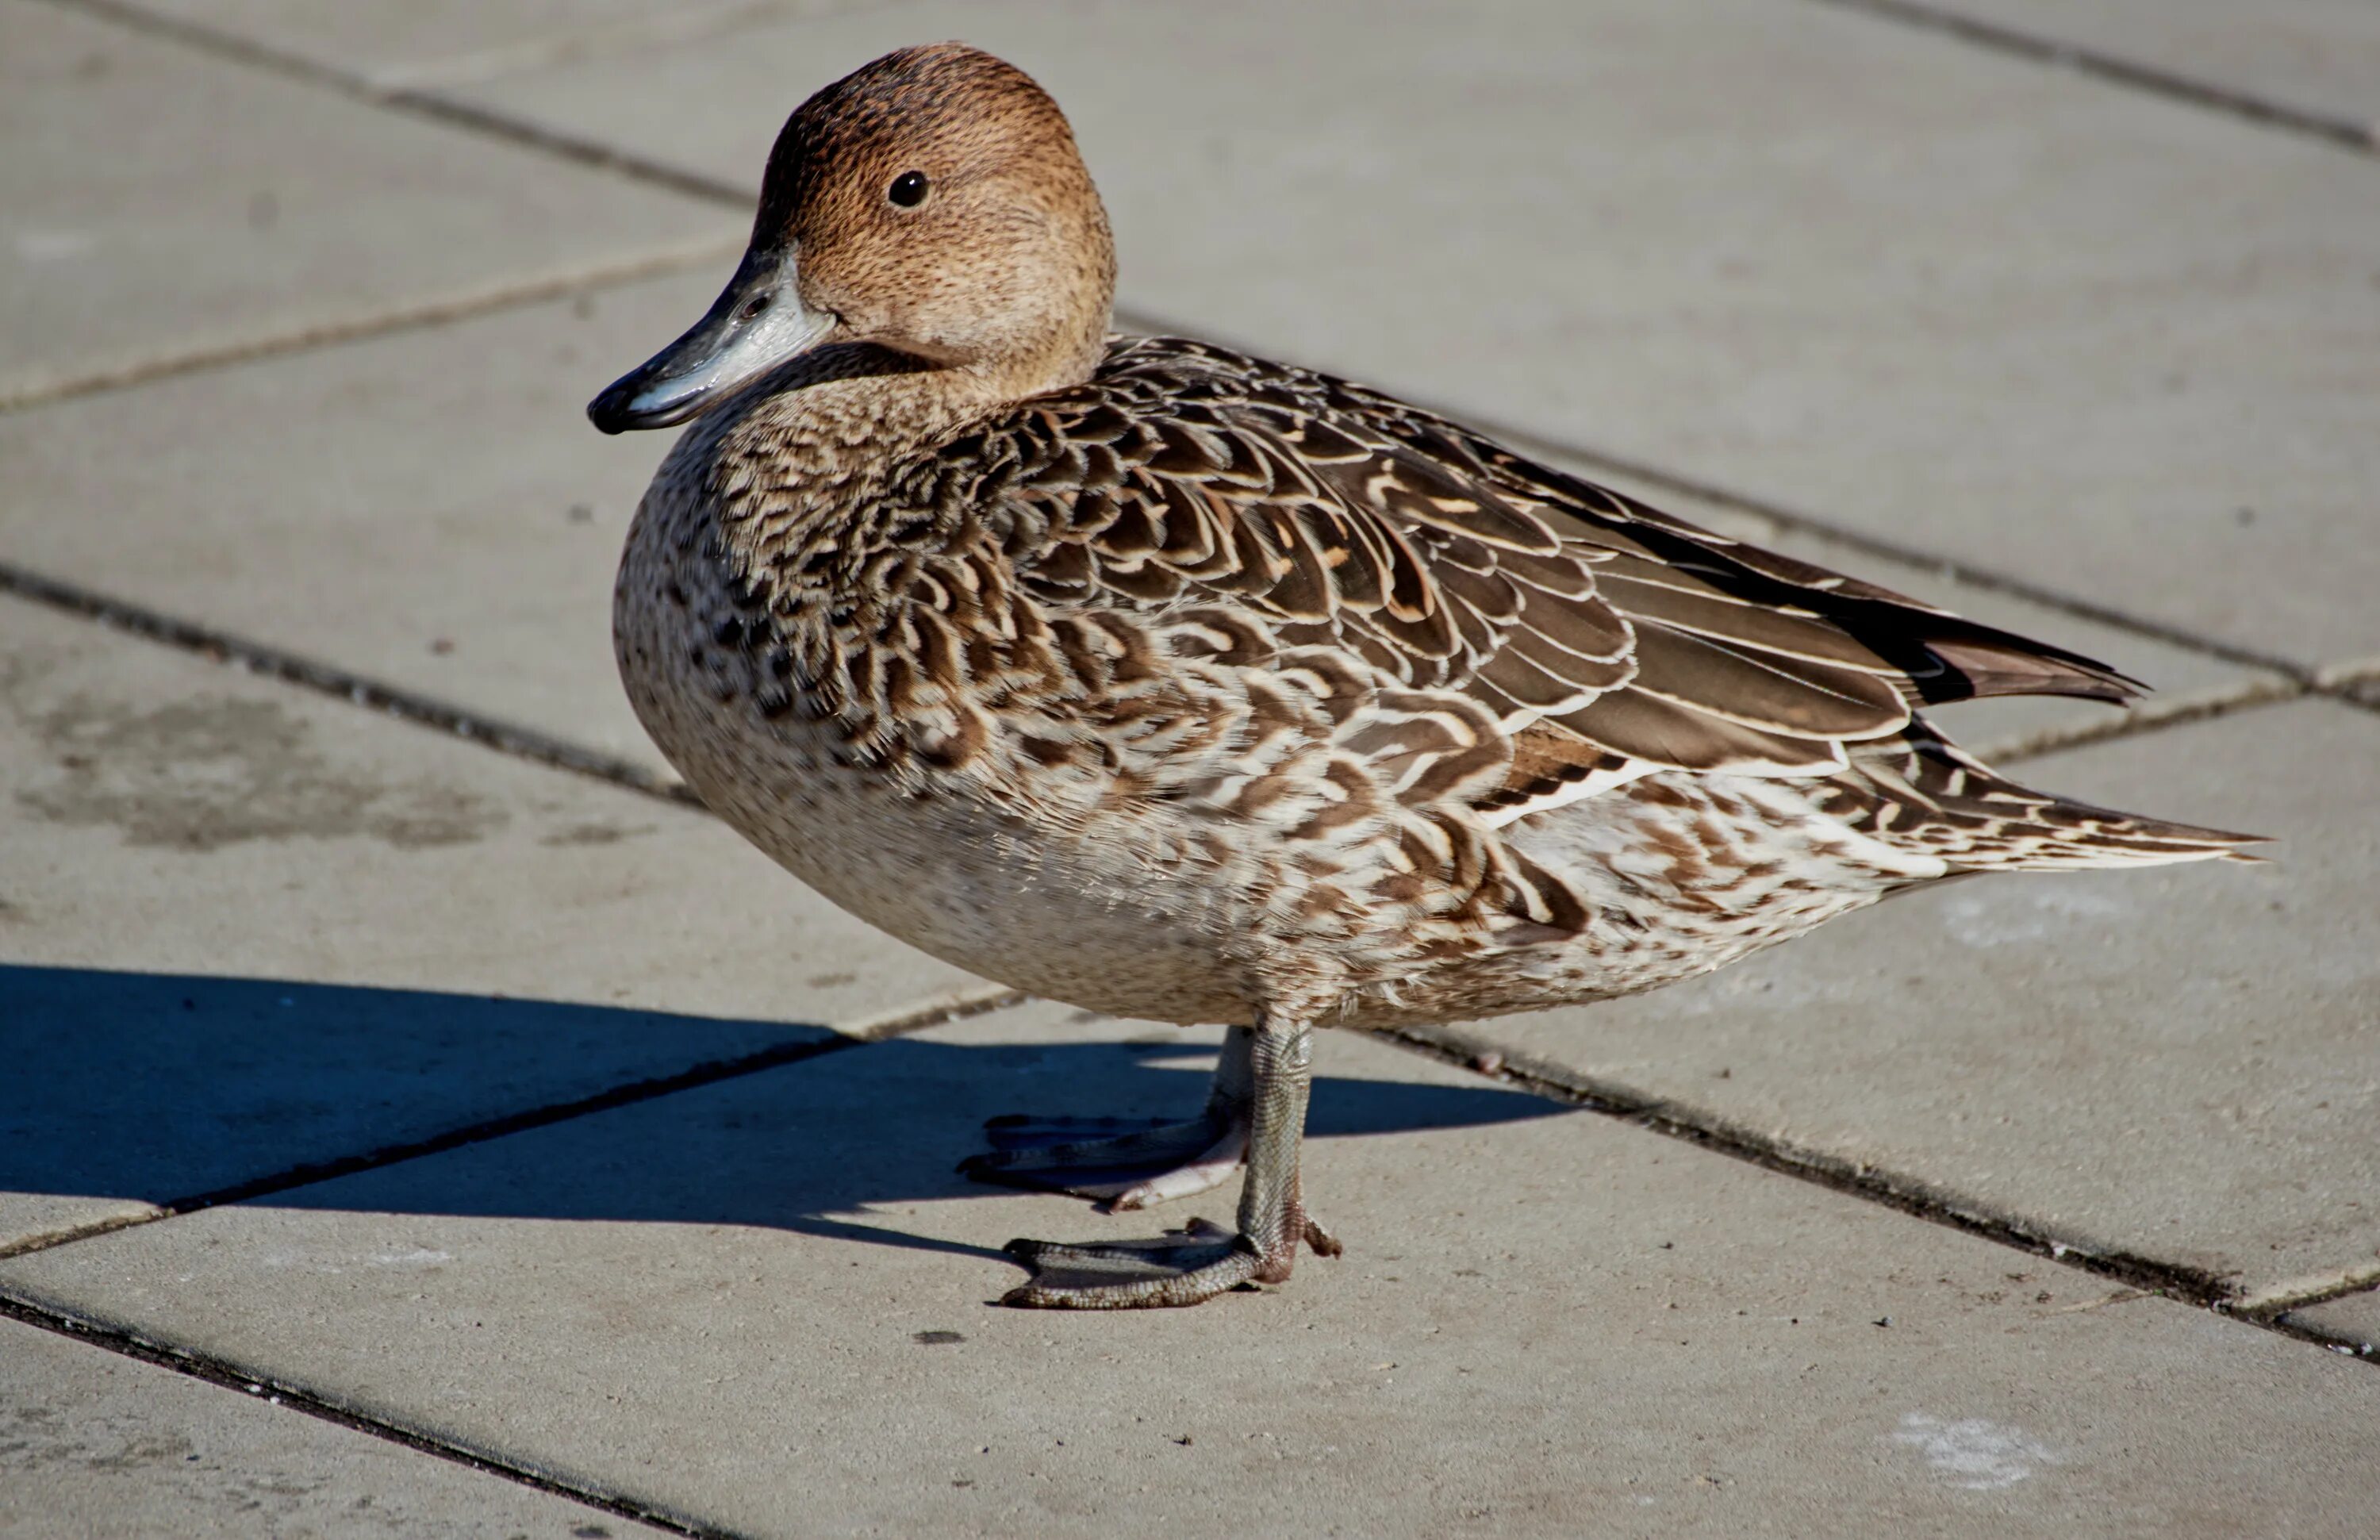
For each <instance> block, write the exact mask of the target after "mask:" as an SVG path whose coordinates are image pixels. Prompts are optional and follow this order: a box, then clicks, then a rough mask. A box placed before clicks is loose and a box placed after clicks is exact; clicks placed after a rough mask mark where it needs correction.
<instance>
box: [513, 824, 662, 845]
mask: <svg viewBox="0 0 2380 1540" xmlns="http://www.w3.org/2000/svg"><path fill="white" fill-rule="evenodd" d="M652 831H653V826H652V825H651V824H650V823H640V824H637V825H635V826H633V827H630V828H622V827H621V826H620V825H618V824H613V823H575V824H572V825H571V826H570V827H569V828H567V829H557V830H555V831H553V833H551V834H548V835H546V836H545V837H544V838H543V839H541V840H540V841H538V843H540V844H541V845H610V844H617V843H620V842H621V841H622V840H633V839H635V838H637V836H638V835H640V834H650V833H651V832H652Z"/></svg>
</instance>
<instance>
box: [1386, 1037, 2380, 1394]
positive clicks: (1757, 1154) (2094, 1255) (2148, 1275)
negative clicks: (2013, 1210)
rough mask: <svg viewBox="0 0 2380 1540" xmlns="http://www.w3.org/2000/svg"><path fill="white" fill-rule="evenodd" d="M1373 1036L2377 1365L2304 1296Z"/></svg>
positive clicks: (1572, 1086) (1514, 1070)
mask: <svg viewBox="0 0 2380 1540" xmlns="http://www.w3.org/2000/svg"><path fill="white" fill-rule="evenodd" d="M1374 1036H1377V1037H1380V1038H1382V1039H1383V1040H1385V1041H1387V1042H1390V1043H1392V1044H1395V1045H1396V1046H1398V1047H1400V1048H1403V1049H1408V1050H1409V1051H1412V1052H1415V1053H1418V1054H1420V1055H1422V1056H1423V1057H1425V1058H1428V1059H1435V1060H1437V1061H1439V1062H1440V1063H1444V1064H1449V1065H1451V1066H1453V1067H1455V1068H1457V1069H1464V1070H1468V1071H1470V1072H1471V1073H1474V1074H1477V1075H1481V1076H1483V1077H1485V1078H1487V1079H1489V1080H1494V1081H1497V1082H1499V1083H1500V1084H1503V1085H1511V1086H1513V1087H1515V1088H1516V1089H1519V1090H1523V1091H1526V1092H1529V1093H1530V1094H1532V1095H1536V1096H1540V1097H1545V1098H1546V1099H1548V1100H1549V1101H1558V1102H1562V1103H1565V1104H1567V1105H1569V1106H1572V1107H1576V1108H1579V1109H1581V1110H1585V1111H1590V1112H1597V1113H1601V1114H1602V1115H1604V1116H1606V1117H1610V1118H1617V1119H1620V1120H1621V1121H1623V1122H1631V1123H1633V1124H1635V1125H1636V1126H1637V1127H1639V1128H1643V1129H1645V1130H1647V1131H1649V1132H1651V1133H1655V1134H1661V1135H1663V1136H1665V1137H1668V1138H1672V1139H1676V1140H1679V1141H1681V1142H1682V1143H1685V1144H1690V1145H1696V1146H1701V1147H1703V1148H1705V1149H1708V1150H1711V1151H1714V1152H1715V1153H1717V1154H1720V1155H1724V1156H1727V1157H1729V1158H1732V1159H1736V1160H1741V1161H1743V1162H1744V1163H1746V1164H1747V1165H1752V1166H1757V1167H1759V1168H1760V1169H1761V1170H1768V1171H1774V1172H1776V1173H1778V1174H1779V1175H1781V1176H1788V1177H1791V1178H1793V1179H1795V1180H1796V1181H1800V1182H1809V1183H1810V1184H1812V1185H1813V1186H1817V1187H1824V1188H1827V1189H1828V1190H1829V1191H1832V1192H1838V1193H1841V1194H1845V1195H1847V1196H1850V1197H1855V1198H1860V1199H1864V1201H1866V1202H1868V1203H1871V1204H1874V1205H1876V1206H1877V1207H1883V1208H1890V1209H1893V1210H1896V1211H1898V1212H1900V1213H1902V1214H1906V1215H1909V1216H1910V1217H1912V1218H1913V1219H1924V1220H1926V1221H1927V1222H1929V1223H1933V1224H1938V1225H1941V1226H1943V1227H1945V1228H1946V1229H1949V1230H1956V1231H1961V1232H1963V1233H1965V1234H1969V1235H1973V1236H1975V1237H1977V1238H1979V1239H1982V1240H1985V1241H1990V1242H1993V1243H1997V1244H1998V1245H2002V1246H2005V1247H2008V1248H2009V1249H2010V1250H2012V1251H2020V1252H2023V1253H2025V1254H2026V1255H2032V1256H2037V1257H2040V1258H2042V1259H2044V1260H2046V1261H2050V1262H2055V1263H2058V1264H2060V1265H2061V1266H2064V1267H2072V1268H2075V1269H2077V1270H2079V1271H2082V1272H2087V1273H2092V1274H2095V1275H2096V1276H2098V1277H2101V1278H2106V1279H2112V1280H2114V1281H2115V1282H2118V1283H2120V1284H2123V1285H2124V1286H2126V1287H2127V1288H2129V1289H2131V1290H2135V1291H2138V1294H2137V1295H2135V1296H2131V1297H2140V1296H2155V1297H2157V1298H2162V1299H2170V1300H2175V1301H2178V1302H2180V1303H2181V1304H2191V1305H2195V1306H2198V1307H2199V1308H2201V1309H2204V1310H2206V1311H2207V1312H2209V1313H2210V1314H2213V1315H2216V1316H2222V1317H2223V1318H2225V1319H2227V1320H2233V1321H2239V1322H2241V1323H2243V1324H2245V1325H2248V1326H2253V1327H2257V1328H2262V1329H2264V1330H2266V1331H2270V1332H2273V1333H2275V1334H2277V1335H2279V1336H2283V1337H2289V1338H2294V1339H2296V1340H2300V1341H2304V1342H2311V1343H2313V1344H2315V1345H2317V1346H2320V1347H2324V1348H2327V1349H2329V1350H2330V1351H2332V1352H2341V1353H2345V1354H2347V1355H2349V1356H2351V1357H2354V1358H2356V1359H2357V1360H2358V1361H2359V1362H2362V1363H2373V1362H2374V1360H2373V1359H2371V1358H2370V1357H2369V1356H2368V1355H2366V1354H2364V1353H2363V1352H2362V1349H2361V1345H2360V1344H2358V1343H2356V1342H2354V1341H2352V1340H2350V1339H2348V1338H2345V1337H2342V1336H2340V1335H2338V1334H2337V1333H2333V1332H2330V1331H2325V1330H2324V1329H2322V1328H2317V1327H2314V1326H2312V1325H2309V1324H2307V1323H2304V1322H2300V1321H2291V1320H2287V1319H2284V1318H2282V1317H2283V1316H2284V1313H2285V1312H2287V1311H2288V1310H2289V1309H2292V1308H2301V1307H2302V1303H2303V1302H2291V1303H2288V1304H2278V1305H2267V1304H2258V1303H2254V1300H2253V1296H2241V1295H2239V1294H2238V1293H2236V1292H2235V1291H2233V1290H2232V1289H2231V1288H2230V1286H2229V1285H2228V1284H2227V1283H2226V1282H2225V1281H2224V1279H2222V1277H2221V1276H2219V1275H2217V1274H2214V1273H2210V1272H2207V1271H2205V1270H2204V1269H2201V1268H2196V1267H2186V1266H2182V1265H2180V1264H2178V1263H2171V1262H2164V1261H2160V1260H2158V1259H2157V1258H2155V1257H2152V1256H2144V1255H2139V1254H2137V1253H2133V1252H2128V1251H2122V1250H2118V1249H2111V1248H2107V1247H2103V1246H2099V1245H2095V1244H2093V1243H2085V1242H2078V1241H2070V1240H2064V1239H2060V1238H2059V1237H2058V1236H2057V1235H2056V1234H2054V1233H2052V1232H2051V1231H2048V1230H2046V1229H2044V1228H2039V1227H2035V1226H2034V1225H2031V1224H2028V1223H2026V1222H2025V1221H2024V1220H2023V1219H2021V1218H2019V1217H2016V1216H2011V1215H2009V1214H2005V1213H2002V1212H2000V1211H1998V1210H1997V1209H1996V1208H1994V1207H1992V1206H1991V1205H1989V1204H1984V1203H1978V1202H1976V1201H1974V1200H1973V1199H1970V1198H1966V1197H1962V1196H1961V1195H1960V1194H1956V1193H1953V1192H1949V1191H1948V1190H1946V1189H1943V1188H1940V1187H1937V1186H1935V1185H1934V1184H1933V1183H1931V1182H1924V1181H1921V1180H1919V1179H1918V1178H1915V1177H1912V1176H1906V1175H1903V1174H1901V1173H1900V1172H1897V1171H1891V1170H1884V1169H1882V1168H1879V1167H1875V1166H1870V1165H1866V1164H1864V1163H1862V1162H1857V1161H1852V1160H1848V1159H1845V1158H1842V1157H1841V1156H1838V1155H1830V1154H1828V1153H1827V1152H1825V1151H1823V1150H1814V1149H1809V1148H1805V1147H1803V1146H1796V1145H1792V1144H1790V1143H1787V1142H1786V1141H1784V1140H1781V1139H1778V1138H1775V1137H1773V1136H1770V1135H1767V1134H1758V1133H1755V1132H1754V1131H1752V1130H1750V1129H1746V1128H1744V1127H1743V1126H1742V1125H1740V1124H1737V1123H1734V1122H1729V1121H1727V1120H1725V1119H1722V1118H1717V1117H1712V1116H1709V1115H1706V1114H1704V1113H1700V1112H1696V1111H1694V1110H1692V1109H1690V1108H1684V1107H1681V1106H1679V1105H1678V1104H1677V1103H1675V1102H1673V1101H1671V1100H1670V1099H1669V1098H1668V1097H1660V1096H1656V1095H1653V1094H1650V1093H1648V1092H1644V1091H1638V1090H1635V1089H1633V1088H1632V1087H1630V1086H1627V1085H1621V1084H1619V1083H1618V1082H1615V1081H1608V1080H1605V1079H1603V1078H1601V1077H1600V1076H1597V1075H1591V1074H1584V1073H1579V1072H1578V1071H1575V1070H1572V1069H1568V1068H1566V1067H1564V1066H1562V1065H1560V1064H1555V1063H1552V1062H1549V1061H1546V1060H1542V1059H1538V1058H1536V1057H1535V1056H1533V1055H1529V1054H1524V1053H1514V1052H1510V1051H1508V1050H1506V1049H1503V1048H1502V1047H1500V1045H1498V1044H1497V1043H1495V1042H1494V1041H1493V1040H1492V1039H1490V1038H1488V1037H1480V1036H1476V1035H1475V1034H1473V1033H1471V1032H1467V1031H1463V1030H1462V1029H1459V1028H1454V1027H1446V1026H1404V1027H1391V1028H1388V1029H1386V1030H1383V1031H1380V1032H1378V1033H1376V1034H1374ZM2103 1303H2106V1302H2103Z"/></svg>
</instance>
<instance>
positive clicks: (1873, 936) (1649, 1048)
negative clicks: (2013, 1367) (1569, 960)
mask: <svg viewBox="0 0 2380 1540" xmlns="http://www.w3.org/2000/svg"><path fill="white" fill-rule="evenodd" d="M2375 753H2380V719H2375V718H2374V716H2372V715H2371V714H2370V713H2367V712H2362V711H2357V710H2354V709H2350V708H2347V707H2344V706H2340V705H2338V704H2335V703H2331V702H2326V701H2308V702H2300V703H2294V704H2289V705H2284V706H2275V707H2269V708H2265V709H2253V710H2247V711H2242V712H2240V713H2237V714H2235V715H2231V716H2228V717H2225V718H2222V719H2219V720H2217V721H2210V722H2204V723H2199V724H2194V725H2189V726H2180V727H2175V728H2171V729H2168V730H2167V731H2164V732H2159V733H2152V734H2143V735H2141V736H2137V737H2133V738H2129V739H2124V740H2120V741H2118V742H2115V743H2112V744H2106V745H2102V746H2096V747H2092V748H2086V749H2079V750H2074V751H2070V752H2068V753H2062V754H2056V755H2052V756H2049V757H2047V758H2044V759H2042V760H2040V761H2038V762H2036V763H2034V764H2030V765H2027V766H2026V767H2025V770H2024V777H2023V778H2024V779H2025V780H2026V781H2027V782H2030V783H2032V784H2034V785H2039V786H2044V787H2047V788H2050V789H2053V790H2057V791H2059V792H2064V793H2067V794H2070V795H2074V796H2078V797H2082V798H2085V799H2088V800H2090V801H2094V802H2097V803H2101V804H2103V805H2107V806H2119V807H2131V808H2138V809H2141V810H2143V811H2146V812H2155V813H2161V814H2164V815H2167V816H2168V817H2173V818H2178V819H2189V820H2194V821H2200V822H2205V823H2211V824H2214V825H2216V826H2217V827H2222V828H2231V829H2241V830H2248V831H2256V832H2261V833H2265V834H2269V835H2272V836H2275V837H2276V838H2277V842H2278V843H2277V845H2276V846H2275V847H2274V849H2273V852H2272V855H2273V859H2272V861H2271V863H2270V864H2267V865H2262V866H2256V867H2239V866H2221V867H2214V866H2190V867H2164V868H2157V869H2152V870H2146V871H2138V872H2108V873H2087V874H2055V875H2040V876H2001V877H1993V878H1989V879H1979V880H1976V881H1974V882H1972V883H1961V884H1958V885H1957V886H1954V887H1949V888H1946V889H1943V890H1941V891H1937V892H1931V893H1921V894H1915V895H1912V896H1910V897H1906V898H1901V899H1896V900H1894V901H1892V902H1891V903H1886V904H1883V905H1881V906H1880V907H1878V908H1876V909H1875V910H1873V911H1870V912H1867V913H1865V914H1861V915H1856V916H1851V917H1849V918H1846V919H1844V920H1842V921H1840V922H1839V923H1837V924H1835V925H1832V926H1829V927H1828V928H1826V929H1824V930H1823V931H1821V932H1819V933H1817V934H1815V935H1813V936H1809V937H1806V938H1803V939H1801V940H1795V941H1793V942H1791V943H1789V944H1788V945H1786V946H1783V947H1780V948H1779V949H1778V950H1776V951H1774V952H1768V953H1766V954H1765V955H1763V956H1760V957H1757V958H1755V959H1752V960H1751V961H1749V962H1746V963H1743V964H1739V965H1737V966H1735V967H1732V968H1730V969H1727V970H1725V971H1723V972H1721V973H1718V974H1716V975H1713V976H1710V977H1707V978H1704V979H1698V980H1694V981H1691V982H1689V983H1685V984H1682V985H1678V986H1675V987H1673V988H1669V989H1665V990H1661V991H1659V992H1657V993H1655V994H1650V995H1645V996H1639V997H1636V998H1634V999H1631V1000H1618V1001H1613V1002H1610V1003H1608V1004H1604V1005H1597V1006H1590V1007H1585V1008H1580V1009H1573V1010H1566V1011H1558V1012H1551V1013H1545V1014H1543V1015H1536V1016H1521V1017H1512V1018H1508V1019H1505V1020H1501V1021H1495V1022H1488V1023H1484V1024H1481V1025H1477V1026H1475V1027H1472V1028H1469V1029H1467V1030H1470V1031H1472V1032H1474V1033H1475V1034H1476V1035H1478V1036H1480V1037H1485V1038H1487V1039H1488V1040H1489V1041H1491V1042H1493V1043H1496V1044H1499V1045H1502V1046H1504V1047H1506V1048H1508V1049H1512V1050H1515V1051H1520V1052H1525V1053H1528V1054H1531V1055H1535V1056H1537V1057H1539V1058H1542V1059H1545V1060H1549V1061H1554V1062H1557V1063H1560V1064H1561V1065H1564V1066H1567V1067H1569V1068H1571V1069H1573V1070H1575V1071H1578V1072H1581V1073H1587V1074H1591V1075H1594V1076H1597V1077H1600V1078H1602V1079H1604V1080H1606V1081H1608V1082H1610V1083H1613V1084H1616V1085H1625V1086H1629V1087H1632V1088H1633V1089H1635V1090H1637V1091H1639V1092H1643V1093H1646V1094H1649V1095H1653V1096H1656V1097H1661V1098H1663V1099H1665V1100H1667V1101H1669V1102H1670V1103H1672V1104H1673V1105H1675V1106H1676V1107H1677V1108H1679V1109H1681V1110H1687V1111H1690V1112H1692V1113H1693V1114H1694V1115H1696V1116H1698V1117H1703V1118H1707V1119H1711V1120H1716V1121H1718V1122H1725V1123H1728V1124H1731V1125H1733V1126H1736V1127H1738V1128H1742V1129H1745V1130H1748V1131H1750V1132H1752V1133H1754V1134H1758V1135H1761V1136H1775V1137H1778V1138H1780V1139H1782V1140H1784V1141H1786V1142H1788V1143H1790V1144H1792V1145H1795V1146H1802V1147H1804V1148H1807V1149H1811V1150H1814V1151H1817V1152H1821V1153H1823V1154H1826V1155H1828V1156H1832V1157H1835V1158H1840V1159H1842V1160H1846V1161H1850V1162H1853V1163H1855V1164H1858V1165H1862V1166H1874V1167H1879V1168H1883V1169H1885V1170H1889V1171H1893V1172H1896V1173H1899V1174H1900V1175H1901V1176H1904V1177H1910V1178H1914V1179H1916V1180H1917V1181H1919V1182H1924V1183H1926V1184H1928V1185H1930V1186H1931V1187H1932V1188H1934V1189H1935V1190H1937V1192H1942V1193H1946V1194H1951V1195H1952V1196H1954V1197H1955V1198H1956V1199H1957V1200H1958V1201H1959V1202H1961V1204H1963V1205H1968V1206H1972V1207H1974V1208H1976V1209H1979V1210H1981V1211H1984V1212H1988V1213H1996V1214H1999V1215H2003V1216H2009V1217H2012V1218H2014V1219H2017V1220H2018V1221H2019V1222H2020V1223H2022V1224H2023V1225H2024V1226H2026V1227H2027V1228H2028V1229H2030V1230H2032V1231H2034V1232H2036V1233H2041V1234H2044V1235H2046V1236H2048V1237H2052V1238H2055V1239H2058V1240H2059V1241H2062V1242H2065V1243H2069V1244H2072V1245H2075V1246H2078V1247H2081V1248H2083V1249H2086V1250H2093V1251H2108V1250H2114V1251H2124V1252H2130V1253H2132V1254H2135V1255H2143V1256H2147V1257H2150V1258H2154V1259H2157V1260H2160V1261H2164V1262H2168V1263H2173V1264H2179V1265H2182V1266H2186V1267H2193V1268H2199V1269H2204V1271H2206V1272H2209V1273H2214V1274H2218V1275H2222V1276H2223V1277H2224V1278H2226V1279H2228V1280H2229V1281H2230V1282H2231V1283H2232V1284H2233V1285H2234V1286H2235V1287H2236V1288H2237V1290H2238V1291H2240V1293H2241V1294H2243V1295H2248V1296H2253V1295H2255V1294H2258V1293H2263V1292H2268V1291H2274V1290H2276V1289H2279V1288H2284V1287H2289V1286H2292V1285H2297V1284H2300V1283H2302V1282H2305V1281H2309V1280H2317V1281H2318V1280H2323V1279H2336V1278H2338V1277H2341V1276H2344V1275H2348V1274H2350V1273H2352V1272H2354V1271H2355V1270H2357V1269H2359V1268H2367V1267H2370V1266H2372V1264H2373V1263H2374V1260H2375V1258H2380V1203H2375V1202H2374V1200H2373V1198H2372V1194H2373V1193H2374V1191H2375V1190H2380V1146H2374V1142H2373V1140H2372V1137H2371V1127H2372V1118H2373V1114H2374V1108H2375V1099H2376V1098H2380V1079H2375V1077H2374V1064H2375V1062H2380V1059H2375V1053H2380V1039H2375V1036H2374V1035H2375V1033H2380V961H2375V958H2380V950H2376V949H2375V947H2374V931H2373V925H2374V915H2373V908H2372V905H2371V903H2370V902H2369V892H2370V887H2371V874H2372V872H2373V871H2374V869H2375V866H2376V865H2380V843H2375V840H2380V834H2375V831H2374V825H2373V822H2372V819H2371V817H2370V801H2371V775H2370V770H2369V767H2370V765H2371V764H2372V762H2373V756H2374V754H2375Z"/></svg>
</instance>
